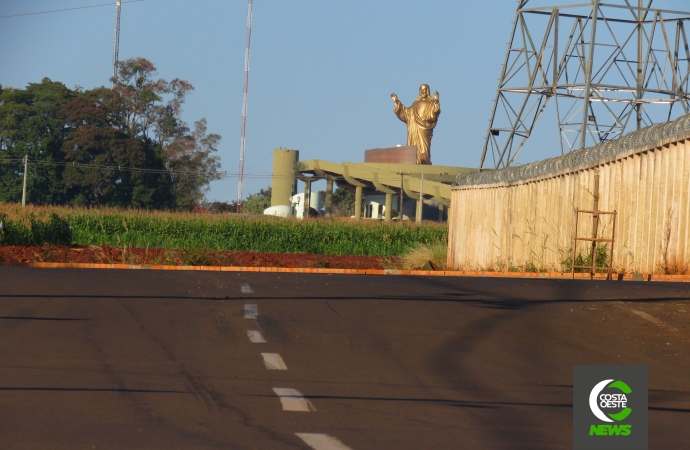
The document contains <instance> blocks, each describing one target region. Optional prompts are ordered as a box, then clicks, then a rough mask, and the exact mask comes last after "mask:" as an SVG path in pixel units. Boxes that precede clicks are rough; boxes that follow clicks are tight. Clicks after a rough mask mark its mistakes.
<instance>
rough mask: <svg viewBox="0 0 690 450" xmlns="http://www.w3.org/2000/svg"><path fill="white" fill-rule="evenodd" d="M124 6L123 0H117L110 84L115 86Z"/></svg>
mask: <svg viewBox="0 0 690 450" xmlns="http://www.w3.org/2000/svg"><path fill="white" fill-rule="evenodd" d="M121 7H122V2H121V0H117V1H116V2H115V39H114V42H113V76H112V78H111V79H110V86H111V87H115V79H116V78H117V61H118V56H119V54H120V10H121Z"/></svg>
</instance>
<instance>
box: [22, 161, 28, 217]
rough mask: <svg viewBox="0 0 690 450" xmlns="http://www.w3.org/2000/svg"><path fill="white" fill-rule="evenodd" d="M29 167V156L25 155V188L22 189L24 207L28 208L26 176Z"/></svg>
mask: <svg viewBox="0 0 690 450" xmlns="http://www.w3.org/2000/svg"><path fill="white" fill-rule="evenodd" d="M28 166H29V156H28V155H24V187H23V188H22V207H24V206H26V174H27V172H28V170H27V168H28Z"/></svg>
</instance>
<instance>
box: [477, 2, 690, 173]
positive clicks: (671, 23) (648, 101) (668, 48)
mask: <svg viewBox="0 0 690 450" xmlns="http://www.w3.org/2000/svg"><path fill="white" fill-rule="evenodd" d="M653 2H654V0H637V1H635V0H610V2H608V3H604V2H602V1H601V0H590V1H589V2H587V3H585V2H583V3H580V4H574V5H573V4H570V5H566V4H564V5H561V6H540V5H537V3H541V4H543V3H545V2H544V1H539V0H519V1H518V8H517V13H516V15H515V22H514V23H513V29H512V34H511V37H510V42H509V43H508V51H507V54H506V57H505V62H504V65H503V71H502V73H501V78H500V82H499V85H498V91H497V94H496V99H495V101H494V107H493V111H492V113H491V119H490V121H491V124H490V125H489V129H488V131H487V133H486V139H485V141H484V148H483V151H482V156H481V160H480V163H479V168H480V169H482V168H495V169H499V168H501V167H507V166H510V165H512V164H513V163H514V162H515V158H516V157H517V156H518V154H519V153H520V151H521V150H522V148H523V147H524V146H525V143H526V142H527V140H528V139H529V138H530V137H531V136H532V135H533V132H534V130H535V125H536V124H537V122H538V121H539V119H540V117H541V116H542V115H543V113H544V111H545V110H546V109H547V106H549V107H550V108H552V112H553V114H552V113H551V112H550V113H549V114H548V115H551V116H552V117H556V118H557V123H558V130H557V131H558V133H559V139H560V151H561V154H563V153H565V152H569V151H572V150H578V149H583V148H585V147H589V146H591V145H596V144H599V143H601V142H604V141H608V140H611V139H614V138H616V137H619V136H621V135H622V134H623V133H624V132H625V131H626V128H627V131H631V129H635V128H637V129H639V128H642V127H645V126H649V125H652V124H654V123H658V122H666V121H669V120H671V119H672V118H675V117H676V116H678V115H680V114H683V113H688V112H690V89H689V76H690V49H689V42H688V35H687V32H686V22H687V21H689V20H690V12H682V11H674V10H670V9H660V8H658V5H660V4H662V3H673V2H669V1H668V0H658V1H656V2H654V3H655V8H652V3H653ZM634 3H636V4H634ZM528 6H529V7H528ZM551 100H553V101H551ZM631 118H632V119H633V121H632V122H633V123H632V126H630V125H631V124H629V122H630V119H631ZM555 131H556V130H555V129H554V133H553V137H554V141H553V142H554V144H555V142H556V141H555V136H556V135H555ZM539 133H542V131H541V129H540V130H539ZM539 136H540V138H541V137H542V136H543V135H542V134H540V135H539ZM540 140H541V139H540ZM555 145H558V144H555ZM488 153H490V154H491V155H492V157H493V159H492V160H490V161H486V156H487V154H488Z"/></svg>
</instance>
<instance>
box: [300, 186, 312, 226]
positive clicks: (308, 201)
mask: <svg viewBox="0 0 690 450" xmlns="http://www.w3.org/2000/svg"><path fill="white" fill-rule="evenodd" d="M310 207H311V180H305V181H304V215H303V216H302V217H303V218H304V219H308V218H309V208H310Z"/></svg>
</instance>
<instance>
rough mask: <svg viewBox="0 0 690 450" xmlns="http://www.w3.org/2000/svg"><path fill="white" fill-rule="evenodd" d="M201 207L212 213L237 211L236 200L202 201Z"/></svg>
mask: <svg viewBox="0 0 690 450" xmlns="http://www.w3.org/2000/svg"><path fill="white" fill-rule="evenodd" d="M201 207H202V208H204V209H207V210H209V211H211V212H212V213H214V214H228V213H236V212H237V201H236V200H233V201H232V202H202V204H201Z"/></svg>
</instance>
